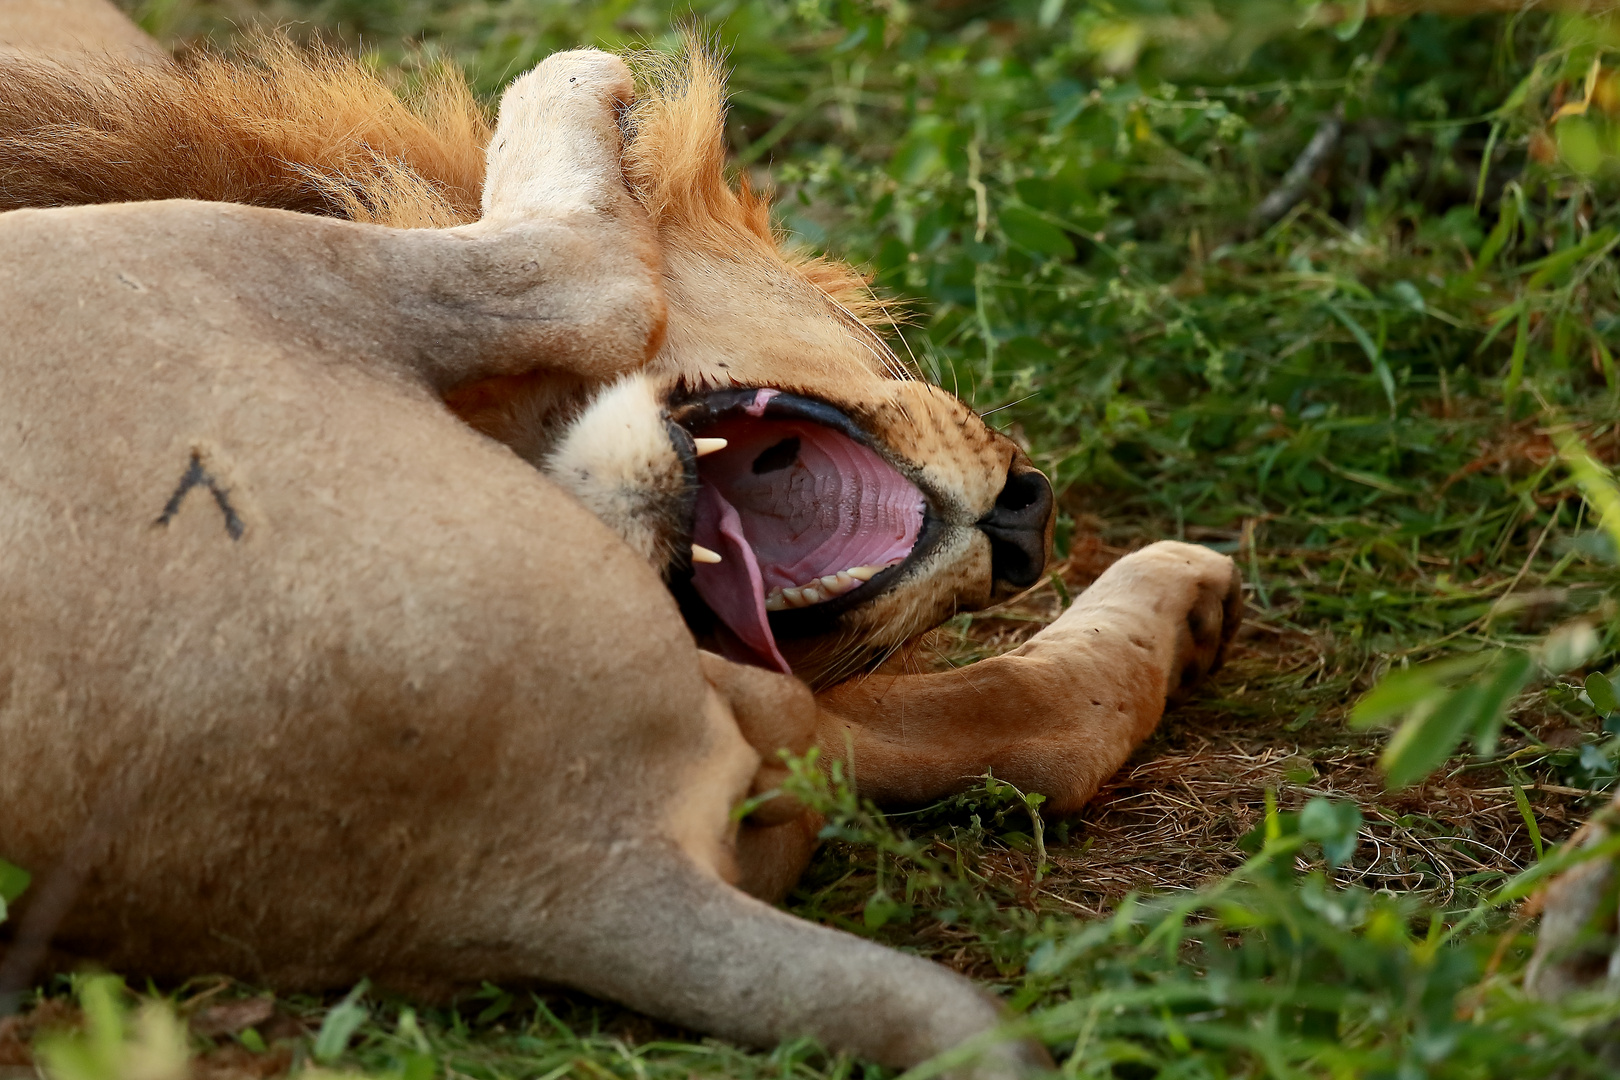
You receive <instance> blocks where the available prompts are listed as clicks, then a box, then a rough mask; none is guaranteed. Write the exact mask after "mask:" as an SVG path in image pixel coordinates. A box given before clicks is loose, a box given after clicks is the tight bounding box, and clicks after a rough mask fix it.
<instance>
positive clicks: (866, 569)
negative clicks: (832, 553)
mask: <svg viewBox="0 0 1620 1080" xmlns="http://www.w3.org/2000/svg"><path fill="white" fill-rule="evenodd" d="M881 569H883V567H881V566H852V567H850V568H849V569H848V570H846V571H844V572H845V573H847V574H848V575H849V576H850V577H852V578H854V579H855V580H856V581H871V580H872V578H873V577H875V576H876V575H877V572H878V571H879V570H881Z"/></svg>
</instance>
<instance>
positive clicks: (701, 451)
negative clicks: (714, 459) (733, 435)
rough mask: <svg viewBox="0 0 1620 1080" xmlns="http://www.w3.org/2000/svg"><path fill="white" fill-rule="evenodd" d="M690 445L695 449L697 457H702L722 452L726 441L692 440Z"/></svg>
mask: <svg viewBox="0 0 1620 1080" xmlns="http://www.w3.org/2000/svg"><path fill="white" fill-rule="evenodd" d="M692 445H693V446H695V447H696V448H697V451H696V452H697V456H698V457H702V456H704V455H705V454H712V453H714V452H715V451H716V450H724V449H725V448H726V440H724V439H693V440H692Z"/></svg>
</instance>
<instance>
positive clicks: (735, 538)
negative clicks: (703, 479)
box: [692, 484, 793, 675]
mask: <svg viewBox="0 0 1620 1080" xmlns="http://www.w3.org/2000/svg"><path fill="white" fill-rule="evenodd" d="M692 539H693V540H695V541H696V542H697V543H699V544H702V545H703V546H704V547H706V548H708V549H709V550H710V551H716V552H719V554H720V562H718V563H698V564H696V565H695V566H693V567H692V586H693V588H695V589H697V594H698V595H699V596H701V597H702V598H703V602H704V603H705V604H708V605H709V607H710V608H712V609H713V610H714V613H715V614H716V615H718V616H720V621H721V622H723V623H725V624H726V625H727V626H728V627H730V628H731V631H732V633H734V634H736V635H737V637H738V638H739V639H741V641H742V643H743V644H744V645H746V646H748V648H749V649H751V650H752V651H753V652H754V653H755V655H756V656H757V658H758V659H759V660H761V661H764V662H765V664H766V665H767V666H768V667H774V668H775V669H776V670H777V671H780V672H782V673H783V674H784V675H791V674H792V673H793V669H792V668H790V667H788V662H787V661H786V660H784V659H782V654H781V652H779V651H778V650H777V648H776V636H775V635H774V634H772V633H771V624H770V622H769V620H768V619H767V618H766V615H765V589H764V585H763V581H762V579H761V578H760V573H759V561H758V560H757V559H755V558H754V549H753V548H752V547H750V546H749V544H748V540H747V538H746V537H744V536H743V529H742V518H740V517H739V516H738V515H737V508H736V507H734V506H732V505H731V504H730V503H728V502H727V501H726V500H725V498H724V497H723V496H722V495H721V494H720V493H719V492H718V491H716V490H715V489H714V486H713V485H712V484H704V485H703V486H702V487H701V488H699V489H698V496H697V522H696V528H695V529H694V530H693V533H692ZM732 659H737V660H741V659H746V658H743V657H732Z"/></svg>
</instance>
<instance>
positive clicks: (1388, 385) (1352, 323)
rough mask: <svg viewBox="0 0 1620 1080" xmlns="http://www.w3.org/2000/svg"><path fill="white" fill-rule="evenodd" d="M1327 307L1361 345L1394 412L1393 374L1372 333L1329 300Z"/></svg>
mask: <svg viewBox="0 0 1620 1080" xmlns="http://www.w3.org/2000/svg"><path fill="white" fill-rule="evenodd" d="M1327 309H1328V310H1329V311H1331V312H1332V313H1333V317H1334V318H1336V319H1338V320H1339V321H1340V322H1341V323H1343V324H1344V325H1345V329H1347V330H1349V331H1350V336H1351V337H1353V338H1355V339H1356V344H1357V345H1360V346H1361V351H1362V352H1364V353H1366V354H1367V359H1368V361H1369V362H1370V363H1371V364H1372V369H1373V374H1374V375H1376V376H1377V377H1378V385H1379V386H1381V387H1383V388H1384V397H1385V398H1387V399H1388V401H1389V409H1390V412H1394V411H1395V376H1394V375H1393V374H1392V373H1391V372H1390V370H1389V363H1388V362H1387V361H1386V360H1385V359H1384V350H1383V349H1381V348H1379V347H1378V345H1377V343H1375V342H1374V341H1373V339H1372V335H1370V334H1368V333H1367V331H1366V328H1365V327H1363V326H1362V325H1361V324H1360V323H1359V322H1357V321H1356V320H1355V319H1354V318H1353V317H1351V315H1350V313H1349V312H1348V311H1345V310H1344V309H1343V308H1341V307H1340V306H1339V305H1338V304H1335V303H1332V302H1331V301H1329V302H1328V303H1327Z"/></svg>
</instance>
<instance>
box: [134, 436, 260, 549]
mask: <svg viewBox="0 0 1620 1080" xmlns="http://www.w3.org/2000/svg"><path fill="white" fill-rule="evenodd" d="M199 484H201V485H203V486H204V487H206V488H208V490H209V492H210V493H211V494H212V495H213V496H214V502H216V503H218V504H219V511H220V513H222V514H224V515H225V531H226V532H227V533H229V534H230V537H231V539H232V540H240V539H242V533H243V532H244V531H245V530H246V528H247V527H246V526H245V525H243V524H242V518H241V517H240V516H239V515H238V514H237V512H236V507H234V506H232V505H231V500H230V499H229V498H228V496H229V494H230V492H229V491H227V490H226V489H225V488H222V487H220V486H219V482H218V481H217V480H215V479H214V478H213V477H212V476H211V475H209V473H208V470H207V469H205V468H203V464H202V458H200V457H198V456H197V455H196V454H192V455H191V464H190V465H188V466H186V473H185V475H184V476H182V477H181V478H180V486H179V487H177V488H175V489H174V494H173V495H170V496H169V501H168V502H167V503H166V504H164V507H163V513H162V514H160V515H159V516H158V519H157V521H156V522H154V524H157V525H167V524H168V523H169V522H171V521H173V520H174V515H176V514H178V513H179V512H180V504H181V503H183V502H185V500H186V492H188V491H190V490H191V489H192V488H194V487H196V486H197V485H199Z"/></svg>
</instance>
